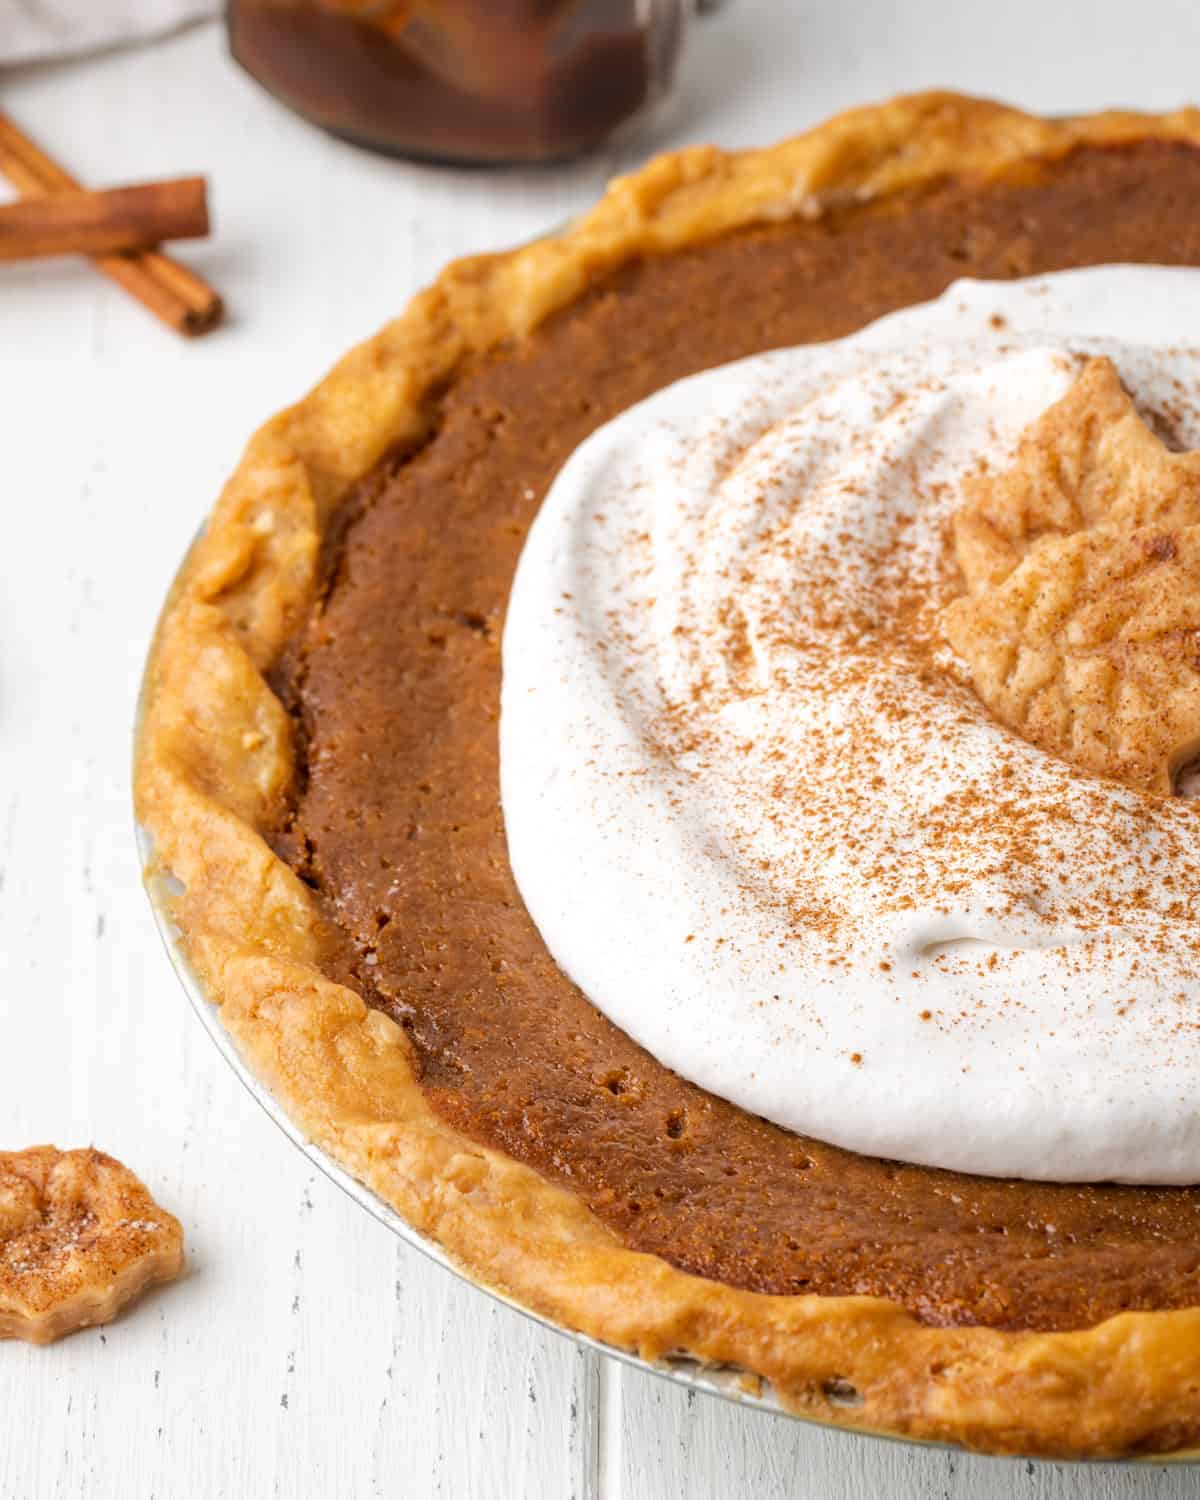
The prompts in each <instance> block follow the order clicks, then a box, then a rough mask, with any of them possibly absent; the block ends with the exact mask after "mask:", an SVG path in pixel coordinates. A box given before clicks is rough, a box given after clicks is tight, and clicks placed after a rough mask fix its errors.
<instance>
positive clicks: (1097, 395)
mask: <svg viewBox="0 0 1200 1500" xmlns="http://www.w3.org/2000/svg"><path fill="white" fill-rule="evenodd" d="M955 544H956V550H957V555H958V559H959V563H960V566H961V567H962V570H963V574H964V576H965V577H966V580H967V587H968V593H967V595H966V596H965V597H963V598H961V599H958V600H956V601H955V602H954V603H953V604H951V605H950V606H949V607H948V608H947V609H946V610H945V611H943V614H942V621H941V624H942V630H943V633H944V635H945V637H946V639H947V640H948V641H949V643H950V645H951V646H952V647H953V648H954V650H955V652H956V653H957V654H958V656H959V657H961V658H962V660H963V661H964V662H965V663H966V665H967V667H968V669H969V672H970V676H971V681H972V684H973V686H974V688H975V691H976V692H977V693H978V694H979V696H980V697H981V698H982V699H983V701H984V702H985V703H986V704H987V706H988V707H989V708H990V709H991V711H992V712H993V713H994V714H995V715H996V717H997V718H998V719H999V720H1001V722H1002V723H1004V724H1006V725H1007V726H1008V727H1009V728H1011V729H1014V730H1015V731H1016V732H1017V733H1019V734H1021V735H1023V736H1024V737H1025V738H1026V739H1028V740H1030V741H1032V743H1034V744H1035V745H1038V746H1040V747H1041V748H1042V749H1044V750H1047V751H1050V752H1051V753H1053V754H1055V755H1059V756H1061V757H1062V758H1063V759H1064V760H1068V761H1070V762H1071V763H1072V764H1074V765H1077V766H1079V767H1080V768H1081V769H1083V770H1086V771H1090V772H1093V773H1094V774H1096V775H1099V776H1108V777H1112V778H1114V779H1116V780H1119V781H1123V782H1125V783H1126V784H1127V785H1129V786H1132V787H1135V788H1137V789H1139V790H1141V791H1147V792H1155V793H1160V794H1163V795H1167V794H1169V793H1170V792H1171V790H1172V782H1173V777H1174V775H1175V772H1176V771H1177V770H1178V769H1179V768H1180V767H1181V766H1182V765H1183V764H1184V763H1186V762H1187V761H1189V760H1191V759H1192V758H1193V757H1194V756H1195V754H1196V753H1197V750H1198V749H1200V454H1197V453H1184V454H1179V453H1172V452H1171V451H1170V450H1169V449H1167V448H1166V447H1165V445H1164V444H1163V443H1162V442H1161V441H1160V439H1159V438H1158V437H1157V436H1156V435H1155V434H1154V433H1153V432H1152V431H1151V430H1150V428H1149V427H1148V426H1147V425H1146V423H1145V422H1144V421H1143V420H1142V418H1141V417H1140V416H1139V415H1138V413H1137V411H1136V409H1135V408H1134V406H1133V403H1132V401H1131V400H1130V399H1129V397H1128V395H1126V393H1125V391H1124V390H1123V389H1122V387H1121V384H1120V381H1119V379H1118V377H1117V373H1116V370H1115V369H1114V368H1113V366H1112V364H1111V362H1110V361H1108V360H1092V361H1090V362H1089V364H1088V365H1087V367H1086V368H1085V370H1084V372H1083V374H1082V375H1081V376H1080V378H1079V380H1078V381H1077V382H1076V384H1075V385H1074V386H1073V387H1072V389H1071V390H1070V391H1069V392H1068V393H1067V395H1066V396H1065V397H1064V398H1063V400H1062V401H1060V402H1058V403H1057V404H1056V405H1055V406H1052V407H1051V408H1050V409H1049V410H1048V411H1047V412H1046V413H1045V414H1044V415H1043V416H1042V417H1041V418H1039V420H1038V421H1037V422H1035V423H1034V424H1033V426H1032V427H1031V428H1030V429H1029V430H1028V432H1027V433H1026V434H1025V436H1024V437H1023V439H1022V441H1021V444H1020V446H1019V448H1018V451H1017V456H1016V460H1015V462H1014V464H1013V466H1012V468H1011V469H1009V470H1007V471H1006V472H1005V473H1003V474H1000V475H998V476H995V477H994V478H991V479H987V480H975V481H974V482H973V483H972V484H971V485H970V487H969V490H968V493H967V498H966V503H965V505H964V507H963V509H962V511H961V512H960V514H959V516H958V517H957V518H956V528H955Z"/></svg>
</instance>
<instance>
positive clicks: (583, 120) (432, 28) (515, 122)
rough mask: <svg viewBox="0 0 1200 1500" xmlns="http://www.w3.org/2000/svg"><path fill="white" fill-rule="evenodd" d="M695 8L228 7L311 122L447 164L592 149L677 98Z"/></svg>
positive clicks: (407, 0) (476, 3)
mask: <svg viewBox="0 0 1200 1500" xmlns="http://www.w3.org/2000/svg"><path fill="white" fill-rule="evenodd" d="M692 4H693V0H228V3H227V19H228V25H229V42H230V48H231V50H232V52H233V55H234V57H235V58H236V59H237V61H238V62H239V63H241V65H242V66H243V67H244V68H245V69H246V70H247V71H248V72H249V73H251V74H252V75H253V76H254V77H255V78H256V79H257V80H258V81H259V82H260V83H261V84H263V85H264V87H266V88H267V89H269V90H270V91H271V93H273V94H274V95H275V96H276V97H277V98H279V99H281V100H282V101H283V102H284V103H285V104H288V105H290V106H291V107H292V108H293V109H295V110H297V111H299V113H300V114H302V115H304V116H305V117H306V118H307V119H309V120H312V121H314V122H315V123H316V124H318V125H323V126H325V127H326V128H327V129H329V130H333V131H336V132H337V133H338V134H339V135H344V136H348V137H350V138H351V139H353V140H356V141H359V142H361V143H362V144H364V145H368V146H374V147H377V148H380V149H382V150H386V151H394V152H398V153H401V154H403V155H408V156H418V157H424V158H428V159H432V160H438V161H461V162H535V161H552V160H555V159H557V158H561V157H567V156H572V155H574V154H576V153H577V152H581V151H586V150H588V149H589V148H590V147H593V146H597V145H599V144H600V143H601V142H603V141H604V140H606V139H607V138H608V137H609V136H610V135H612V133H613V132H614V131H615V130H617V129H619V128H621V127H623V126H625V125H627V124H628V123H629V122H631V121H633V120H635V119H636V118H637V117H638V116H640V115H641V114H643V113H644V112H645V111H646V110H647V109H648V108H649V107H651V106H652V105H653V104H654V103H655V102H656V101H657V100H658V99H660V98H661V97H662V96H663V94H664V93H665V92H666V90H667V89H668V88H669V87H670V84H671V80H672V75H673V72H674V68H675V62H676V59H677V57H678V54H679V49H680V45H681V42H682V36H683V29H684V22H685V17H686V13H687V12H688V11H689V10H690V9H691V8H692Z"/></svg>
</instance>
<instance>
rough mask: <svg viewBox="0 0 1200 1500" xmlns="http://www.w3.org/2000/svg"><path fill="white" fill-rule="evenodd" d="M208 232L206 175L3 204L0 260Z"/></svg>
mask: <svg viewBox="0 0 1200 1500" xmlns="http://www.w3.org/2000/svg"><path fill="white" fill-rule="evenodd" d="M207 233H208V200H207V196H206V190H205V185H204V179H203V178H202V177H181V178H178V179H176V180H174V181H170V182H148V183H141V184H139V185H138V186H136V187H122V188H110V189H108V190H107V191H105V192H102V193H54V194H50V195H48V196H46V197H45V198H40V199H37V198H34V199H30V200H28V201H27V202H25V203H11V204H4V205H0V261H4V260H34V259H38V258H40V257H43V256H49V255H100V254H104V253H107V252H109V251H113V250H143V249H146V248H148V247H149V246H152V245H157V244H158V243H159V242H160V241H161V240H187V239H200V238H202V237H203V236H204V235H206V234H207Z"/></svg>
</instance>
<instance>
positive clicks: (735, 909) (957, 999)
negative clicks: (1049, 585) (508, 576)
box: [500, 266, 1200, 1183]
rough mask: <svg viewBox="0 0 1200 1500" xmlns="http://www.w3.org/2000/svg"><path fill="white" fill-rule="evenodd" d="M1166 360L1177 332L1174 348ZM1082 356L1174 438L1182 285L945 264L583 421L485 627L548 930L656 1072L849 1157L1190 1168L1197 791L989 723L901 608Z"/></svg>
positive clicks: (1010, 1172)
mask: <svg viewBox="0 0 1200 1500" xmlns="http://www.w3.org/2000/svg"><path fill="white" fill-rule="evenodd" d="M1189 345H1191V346H1195V347H1191V348H1189V347H1187V346H1189ZM1094 354H1107V355H1109V356H1110V357H1111V358H1112V359H1113V360H1114V362H1115V363H1116V365H1117V368H1118V370H1119V371H1120V373H1121V376H1122V379H1123V381H1124V383H1125V385H1126V387H1127V388H1128V389H1129V390H1130V392H1131V393H1132V394H1133V396H1134V398H1135V399H1136V400H1137V401H1138V403H1139V405H1140V406H1141V407H1142V409H1143V410H1144V411H1146V412H1147V413H1149V414H1152V415H1153V417H1154V418H1155V420H1156V421H1157V422H1158V423H1159V424H1160V426H1161V428H1162V429H1163V430H1164V431H1165V432H1166V433H1167V434H1168V435H1169V437H1170V439H1171V441H1172V442H1173V443H1175V444H1178V445H1179V446H1181V447H1198V446H1200V407H1198V405H1197V402H1200V272H1196V271H1192V270H1168V269H1165V268H1160V267H1131V266H1118V267H1104V268H1100V269H1095V270H1087V271H1076V272H1068V273H1064V274H1061V275H1056V276H1050V277H1042V278H1036V279H1032V280H1028V281H1024V282H1015V283H1007V284H996V283H980V282H972V281H964V282H960V283H958V284H956V285H955V286H953V287H951V288H950V290H949V291H947V292H946V293H945V294H944V296H942V297H941V298H940V299H938V300H937V301H936V302H933V303H929V304H927V305H925V306H922V307H917V308H912V309H908V310H906V311H904V312H901V313H898V314H895V315H893V316H891V317H889V318H886V319H883V320H882V321H880V322H879V323H876V324H874V325H872V326H871V327H870V328H868V329H866V330H865V331H863V332H862V333H860V334H858V335H856V336H854V337H852V338H849V339H845V340H842V341H840V342H838V343H834V344H827V345H821V346H809V347H803V348H797V349H787V350H781V351H778V352H775V353H771V354H766V355H763V356H760V357H757V358H753V359H749V360H744V361H741V362H739V363H736V364H732V365H728V366H725V367H723V368H721V369H718V370H714V371H711V372H708V373H705V374H702V375H699V376H696V377H694V378H692V379H690V380H685V381H682V382H680V383H679V384H677V385H674V386H671V387H669V388H667V389H665V390H663V391H661V392H659V393H658V394H656V395H655V396H653V397H651V398H650V399H649V400H648V401H646V402H644V403H642V404H641V405H639V406H637V407H634V408H633V409H631V410H630V411H628V412H626V413H624V414H623V415H622V416H620V417H618V418H617V419H616V420H615V421H613V422H611V423H610V424H609V425H607V426H606V427H604V428H602V429H601V430H600V431H599V432H597V433H596V434H594V436H592V437H591V438H590V439H589V440H588V441H587V442H586V443H584V444H583V445H582V446H581V447H580V448H579V449H578V451H577V452H576V453H575V454H574V455H573V456H572V458H571V459H570V461H569V462H568V463H567V464H566V465H565V467H564V468H563V470H562V472H561V473H560V475H559V477H558V479H557V480H556V482H555V484H554V486H553V487H552V489H551V491H550V494H549V495H548V496H547V498H546V501H545V504H544V505H543V507H542V510H541V512H540V514H539V516H538V518H537V521H536V522H535V524H534V526H533V529H532V531H531V533H530V536H529V538H528V541H527V543H526V546H525V550H524V552H523V555H522V558H521V562H520V565H519V568H518V570H517V575H516V579H515V583H514V587H513V592H512V596H511V600H510V605H509V612H508V618H507V622H506V627H505V633H504V645H503V651H504V679H503V694H502V711H501V724H500V752H501V794H502V801H503V807H504V816H505V824H506V828H507V835H508V843H509V852H510V856H511V860H512V866H513V870H514V872H515V875H516V878H517V882H518V885H519V887H520V890H521V893H522V895H523V897H524V899H525V901H526V903H527V905H528V908H529V910H530V913H531V915H532V917H533V919H534V921H535V922H536V923H537V926H538V928H539V929H540V931H541V933H542V936H543V938H544V939H545V941H546V943H547V946H548V947H549V949H550V951H551V953H552V954H553V955H554V957H555V959H556V960H557V962H558V963H559V964H560V966H561V967H562V968H563V969H564V970H565V972H566V973H567V974H568V975H569V976H570V977H571V978H572V979H573V980H574V981H575V982H576V983H578V984H579V985H580V986H581V987H582V989H583V990H584V992H585V993H586V994H587V995H588V997H589V998H590V999H591V1000H592V1001H593V1003H594V1004H596V1005H597V1006H598V1007H599V1008H600V1009H601V1010H602V1011H604V1012H605V1013H606V1014H607V1015H608V1016H609V1017H610V1018H611V1019H612V1020H613V1021H614V1022H616V1023H617V1025H619V1026H620V1027H622V1028H623V1029H624V1030H625V1031H627V1032H628V1033H629V1034H630V1035H631V1036H633V1037H634V1038H635V1039H636V1040H637V1041H639V1042H640V1043H641V1044H642V1045H644V1046H645V1047H646V1048H647V1049H648V1050H649V1051H650V1052H651V1053H653V1054H654V1056H655V1057H657V1058H658V1059H659V1060H660V1061H661V1062H663V1063H665V1064H666V1065H668V1066H669V1067H671V1068H673V1069H675V1070H676V1071H677V1072H679V1073H681V1074H682V1075H684V1076H685V1077H687V1078H689V1079H691V1080H693V1081H694V1082H696V1083H698V1084H700V1085H702V1086H703V1087H705V1088H707V1089H709V1090H711V1091H712V1092H714V1093H717V1094H720V1095H723V1096H724V1097H726V1098H728V1099H731V1100H733V1101H734V1102H736V1103H737V1104H739V1105H741V1106H742V1107H743V1108H745V1109H747V1110H750V1111H753V1112H754V1113H756V1114H760V1115H763V1116H765V1117H766V1118H768V1119H770V1120H774V1121H776V1122H777V1123H778V1124H780V1125H783V1126H785V1127H787V1128H788V1129H791V1130H795V1131H798V1132H801V1133H803V1134H807V1135H812V1136H816V1137H818V1138H820V1139H822V1140H825V1141H830V1142H833V1143H835V1144H838V1145H841V1146H845V1147H848V1148H850V1149H853V1150H857V1151H861V1152H866V1153H870V1154H874V1155H882V1156H888V1157H894V1158H898V1159H901V1160H904V1161H908V1162H918V1163H925V1164H928V1165H933V1166H940V1167H949V1168H956V1169H960V1170H963V1171H968V1172H977V1173H986V1174H996V1175H1002V1176H1016V1177H1028V1178H1037V1179H1049V1180H1055V1181H1084V1180H1105V1179H1112V1180H1116V1181H1124V1182H1140V1183H1187V1182H1197V1181H1200V1109H1198V1108H1197V1103H1196V1093H1197V1081H1198V1080H1200V808H1198V807H1197V805H1196V804H1194V803H1191V802H1188V801H1184V800H1182V799H1167V798H1153V797H1146V796H1142V795H1140V794H1138V793H1136V792H1133V791H1131V790H1129V789H1126V788H1124V787H1121V786H1119V785H1116V784H1114V783H1110V782H1107V781H1102V780H1099V779H1096V778H1093V777H1089V776H1086V775H1084V774H1082V773H1080V772H1078V771H1076V770H1074V769H1072V768H1071V767H1070V766H1068V765H1067V764H1065V763H1064V762H1062V761H1060V760H1058V759H1056V758H1054V757H1051V756H1049V755H1047V754H1045V753H1043V752H1041V751H1039V750H1037V749H1035V748H1034V747H1033V746H1032V745H1029V744H1027V743H1026V742H1025V741H1023V740H1021V739H1020V738H1018V737H1017V736H1015V735H1013V734H1011V733H1010V732H1008V731H1007V730H1005V729H1004V728H1002V727H1001V726H1000V725H998V724H997V723H996V722H994V721H993V720H992V719H991V718H990V717H989V716H988V714H987V713H986V711H985V710H984V708H983V706H982V704H981V703H980V702H979V701H978V699H977V698H976V697H975V695H974V694H973V693H972V692H971V691H970V689H969V687H968V686H966V685H965V683H964V682H963V680H962V677H961V673H959V674H956V672H955V663H954V661H953V659H952V657H951V656H950V653H949V652H948V650H947V648H946V647H945V646H944V645H942V644H941V641H940V636H939V632H938V628H937V613H938V611H939V609H940V608H941V607H942V606H943V605H944V604H945V603H947V602H948V601H949V600H950V599H951V598H953V597H954V595H955V594H956V593H957V592H958V591H959V589H960V587H961V584H960V581H959V579H958V578H957V575H956V571H955V567H954V562H953V556H952V548H951V546H950V544H949V542H948V540H947V524H948V520H949V518H950V516H951V515H952V513H953V511H954V510H955V508H956V507H957V505H958V504H959V501H960V494H959V486H960V482H961V479H962V477H963V475H964V474H965V473H967V472H969V471H975V470H978V468H979V467H980V466H981V465H989V466H991V467H993V468H995V467H999V466H1003V465H1005V464H1006V463H1008V462H1009V461H1010V460H1011V458H1012V455H1013V452H1014V449H1015V446H1016V443H1017V439H1018V437H1019V435H1020V433H1021V432H1022V430H1023V429H1024V428H1025V427H1026V426H1027V425H1028V424H1029V423H1030V422H1031V421H1033V420H1034V419H1035V418H1037V417H1038V416H1039V415H1040V414H1041V413H1042V412H1043V411H1044V410H1045V408H1046V407H1047V406H1049V405H1050V404H1051V403H1052V402H1054V401H1056V400H1058V399H1059V398H1060V397H1061V396H1063V395H1064V394H1065V392H1066V390H1067V389H1068V387H1069V386H1070V385H1071V384H1072V382H1073V380H1074V379H1075V377H1076V376H1077V375H1078V373H1079V370H1080V368H1081V365H1082V361H1083V359H1084V358H1086V357H1088V356H1091V355H1094Z"/></svg>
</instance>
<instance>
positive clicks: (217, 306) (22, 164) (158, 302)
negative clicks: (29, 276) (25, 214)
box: [0, 111, 224, 338]
mask: <svg viewBox="0 0 1200 1500" xmlns="http://www.w3.org/2000/svg"><path fill="white" fill-rule="evenodd" d="M0 174H2V175H3V176H5V177H7V178H8V180H9V182H11V183H12V185H13V186H14V187H15V188H16V189H17V191H18V192H19V193H21V194H22V195H23V196H24V197H26V198H43V197H47V196H49V195H51V194H55V193H70V192H79V191H81V184H80V183H79V181H78V180H77V179H76V178H74V177H72V176H71V174H70V173H69V172H68V171H67V170H66V169H65V168H64V167H61V166H59V164H58V163H57V162H56V161H54V160H53V158H52V157H49V156H47V155H46V153H45V152H44V151H43V150H42V149H41V147H40V146H38V145H36V144H35V142H33V141H32V140H30V138H29V137H28V136H27V135H26V134H25V133H24V132H23V131H22V130H21V129H19V127H18V126H17V125H16V124H15V123H14V121H13V120H11V119H10V118H9V117H8V116H7V115H5V114H4V113H3V111H0ZM92 264H93V265H94V266H95V267H96V269H97V270H98V271H99V272H100V273H101V274H102V275H104V276H107V277H108V279H109V280H110V281H113V282H116V284H117V285H118V286H120V287H122V288H123V289H124V290H125V291H126V292H128V293H129V295H130V296H131V297H134V298H135V299H136V300H137V301H138V302H140V303H141V304H142V306H143V307H145V308H147V309H148V310H149V311H150V312H152V313H153V314H154V316H155V317H156V318H158V319H160V321H161V322H163V323H165V324H166V325H167V326H168V327H169V328H172V329H174V330H175V332H176V333H181V334H183V335H185V337H189V338H191V337H195V336H197V335H199V334H202V333H207V332H208V330H209V329H210V328H215V327H216V325H217V324H218V323H219V322H220V321H221V315H222V312H223V310H224V309H223V304H222V302H221V298H220V295H219V294H218V293H217V292H216V291H215V290H214V288H212V287H211V286H209V284H208V283H207V282H206V281H204V280H203V279H202V278H201V277H199V276H197V275H196V273H195V272H194V271H190V270H189V269H188V268H187V267H186V266H184V265H180V263H179V262H178V261H177V260H174V259H172V258H171V257H170V256H168V255H165V254H164V253H163V252H162V251H161V250H142V251H132V252H128V251H121V252H116V253H109V254H105V255H96V256H93V257H92Z"/></svg>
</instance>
